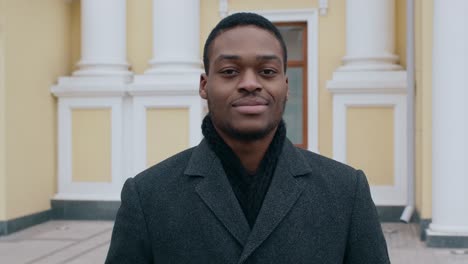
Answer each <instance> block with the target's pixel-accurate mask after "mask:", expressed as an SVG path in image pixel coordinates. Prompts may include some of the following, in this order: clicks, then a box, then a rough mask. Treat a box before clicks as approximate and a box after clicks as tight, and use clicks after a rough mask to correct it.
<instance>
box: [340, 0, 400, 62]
mask: <svg viewBox="0 0 468 264" xmlns="http://www.w3.org/2000/svg"><path fill="white" fill-rule="evenodd" d="M394 52H395V0H379V1H375V0H347V1H346V56H344V57H343V64H344V65H343V66H342V67H340V68H339V70H340V71H362V70H366V71H381V70H400V69H402V68H401V66H400V65H398V64H396V63H397V62H398V56H396V55H395V54H394Z"/></svg>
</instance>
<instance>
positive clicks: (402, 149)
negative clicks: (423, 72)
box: [327, 0, 411, 205]
mask: <svg viewBox="0 0 468 264" xmlns="http://www.w3.org/2000/svg"><path fill="white" fill-rule="evenodd" d="M394 22H395V0H378V1H375V0H347V2H346V55H345V56H344V57H343V65H342V66H340V67H338V68H337V69H336V70H335V72H334V73H333V78H332V80H330V81H328V82H327V88H328V89H329V91H330V92H331V93H333V158H334V159H337V160H340V161H342V162H346V161H347V157H346V153H347V152H346V145H347V143H346V133H347V132H346V127H347V125H346V124H347V122H348V121H347V120H346V111H347V109H348V108H349V107H353V106H358V107H367V106H381V107H392V108H393V110H394V114H395V115H394V116H395V119H394V127H395V131H394V149H395V152H394V160H395V163H394V171H395V174H394V175H393V176H394V183H393V184H392V185H385V186H371V192H372V197H373V199H374V202H375V203H376V204H377V205H406V204H407V203H408V189H407V185H408V172H407V167H408V164H407V157H408V153H407V145H408V144H407V143H408V141H407V140H408V138H407V131H406V127H407V114H406V111H407V109H408V108H409V107H411V106H409V105H407V103H406V97H407V85H406V72H405V71H403V70H402V67H401V66H400V65H398V64H396V63H397V62H398V57H397V56H396V55H395V54H394V51H395V47H394V45H395V44H394V42H395V37H394V35H395V32H394Z"/></svg>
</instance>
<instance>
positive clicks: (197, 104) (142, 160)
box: [132, 94, 203, 175]
mask: <svg viewBox="0 0 468 264" xmlns="http://www.w3.org/2000/svg"><path fill="white" fill-rule="evenodd" d="M155 108H156V109H171V108H187V109H188V111H189V147H193V146H196V145H198V144H199V143H200V141H201V139H202V133H201V128H200V127H201V123H202V118H203V103H202V100H201V98H200V97H199V96H198V94H197V95H196V96H157V97H156V96H145V97H141V96H136V97H134V99H133V122H134V124H133V126H132V127H133V131H132V133H133V135H132V137H133V144H132V145H133V149H132V153H133V171H132V172H133V174H134V175H135V174H137V173H139V172H141V171H143V170H145V169H146V168H147V157H146V153H147V152H146V148H147V147H148V146H147V142H146V131H147V126H146V125H147V123H146V112H147V111H146V110H147V109H155ZM153 147H156V146H153Z"/></svg>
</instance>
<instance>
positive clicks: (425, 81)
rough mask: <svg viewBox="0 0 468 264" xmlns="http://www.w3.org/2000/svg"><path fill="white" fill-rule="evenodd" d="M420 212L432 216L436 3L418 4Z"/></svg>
mask: <svg viewBox="0 0 468 264" xmlns="http://www.w3.org/2000/svg"><path fill="white" fill-rule="evenodd" d="M415 3H416V18H415V31H416V34H415V42H416V43H415V51H416V182H415V185H416V208H417V209H418V211H419V212H420V214H421V217H422V218H431V215H432V118H431V117H432V23H433V21H432V15H433V8H434V6H433V1H425V0H416V2H415Z"/></svg>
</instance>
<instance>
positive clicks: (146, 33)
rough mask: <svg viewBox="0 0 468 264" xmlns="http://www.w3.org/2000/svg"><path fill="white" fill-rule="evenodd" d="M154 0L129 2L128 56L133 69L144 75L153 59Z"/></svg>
mask: <svg viewBox="0 0 468 264" xmlns="http://www.w3.org/2000/svg"><path fill="white" fill-rule="evenodd" d="M152 10H153V4H152V0H138V1H127V56H128V63H129V64H130V65H131V69H132V70H133V71H134V72H135V73H137V74H142V73H143V72H144V71H145V70H147V69H148V68H149V61H150V60H151V59H152V57H153V50H152V49H153V48H152V47H153V32H152V31H153V26H152V25H153V21H152V17H153V15H152V13H153V11H152Z"/></svg>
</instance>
